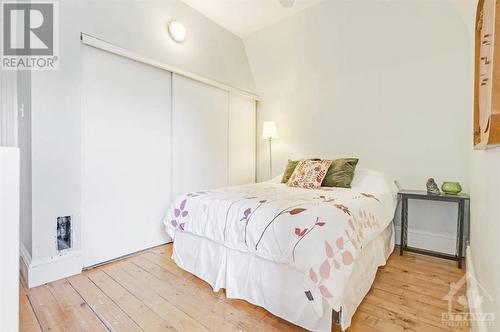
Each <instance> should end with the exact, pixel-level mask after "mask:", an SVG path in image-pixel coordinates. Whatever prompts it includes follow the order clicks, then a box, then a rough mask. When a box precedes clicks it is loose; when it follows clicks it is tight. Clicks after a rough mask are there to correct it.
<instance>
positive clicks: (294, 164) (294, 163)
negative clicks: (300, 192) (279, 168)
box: [281, 158, 321, 183]
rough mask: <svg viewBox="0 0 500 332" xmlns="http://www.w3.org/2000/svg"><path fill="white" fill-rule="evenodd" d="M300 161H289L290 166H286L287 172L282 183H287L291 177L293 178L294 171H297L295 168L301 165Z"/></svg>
mask: <svg viewBox="0 0 500 332" xmlns="http://www.w3.org/2000/svg"><path fill="white" fill-rule="evenodd" d="M307 160H321V159H319V158H309V159H307ZM299 161H300V160H291V159H288V164H286V167H285V172H284V173H283V177H282V178H281V183H287V182H288V180H289V179H290V177H291V176H292V173H293V171H295V167H297V165H298V164H299Z"/></svg>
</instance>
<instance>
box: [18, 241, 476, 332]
mask: <svg viewBox="0 0 500 332" xmlns="http://www.w3.org/2000/svg"><path fill="white" fill-rule="evenodd" d="M171 252H172V246H171V245H166V246H162V247H158V248H154V249H151V250H148V251H146V252H143V253H140V254H137V255H135V256H131V257H128V258H125V259H122V260H119V261H116V262H113V263H110V264H106V265H103V266H100V267H97V268H95V269H92V270H89V271H86V272H84V273H83V274H80V275H77V276H73V277H70V278H66V279H63V280H59V281H56V282H52V283H50V284H46V285H43V286H39V287H36V288H32V289H29V290H27V289H26V287H25V286H24V283H23V282H21V285H22V287H21V290H20V297H21V298H20V306H21V308H20V313H21V318H20V319H21V322H20V324H21V331H71V332H73V331H141V330H144V331H300V330H302V329H301V328H299V327H297V326H295V325H293V324H291V323H288V322H286V321H284V320H282V319H280V318H277V317H276V316H273V315H272V314H270V313H269V312H267V311H266V310H264V309H262V308H260V307H256V306H254V305H251V304H249V303H247V302H245V301H242V300H231V299H227V298H226V297H225V296H224V292H223V291H221V292H218V293H214V292H213V291H212V290H211V288H210V286H209V285H208V284H206V283H205V282H204V281H202V280H200V279H198V278H196V277H194V276H193V275H191V274H189V273H187V272H185V271H183V270H181V269H180V268H178V267H177V265H175V263H174V262H173V261H172V260H171V259H170V256H171ZM463 273H464V271H463V270H459V269H458V268H457V267H456V265H455V263H454V262H451V261H446V260H441V259H438V258H431V257H427V256H422V255H418V254H412V253H405V255H404V256H403V257H400V256H399V255H398V254H397V253H396V251H395V252H394V253H393V254H392V256H391V257H390V259H389V261H388V263H387V265H386V266H385V267H383V268H380V269H379V272H378V274H377V278H376V280H375V282H374V284H373V286H372V289H371V290H370V292H369V293H368V295H367V296H366V298H365V299H364V301H363V303H362V304H361V305H360V307H359V308H358V311H357V313H356V315H355V316H354V318H353V323H352V325H351V327H350V328H349V329H348V331H349V332H360V331H375V332H376V331H381V332H390V331H422V332H428V331H429V332H432V331H465V330H467V328H465V327H462V328H456V327H455V328H452V327H448V326H445V325H443V324H442V323H441V314H442V313H443V312H447V311H448V303H447V301H444V300H443V297H444V296H445V295H446V294H447V293H448V291H449V289H450V288H449V285H450V283H451V282H457V281H458V280H459V279H460V278H461V277H462V276H463ZM464 291H465V290H464V289H461V290H460V293H459V294H458V296H456V297H455V298H458V297H459V296H460V295H464ZM462 300H463V298H462ZM452 307H453V310H454V311H455V312H465V310H466V309H464V307H463V306H462V305H460V304H459V303H458V302H457V301H454V302H453V304H452ZM337 330H338V327H336V328H335V331H337Z"/></svg>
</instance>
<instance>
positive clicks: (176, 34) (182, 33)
mask: <svg viewBox="0 0 500 332" xmlns="http://www.w3.org/2000/svg"><path fill="white" fill-rule="evenodd" d="M168 33H169V34H170V37H172V39H173V40H175V41H176V42H178V43H182V42H183V41H184V40H185V39H186V28H185V27H184V24H182V23H181V22H177V21H171V22H170V23H169V24H168Z"/></svg>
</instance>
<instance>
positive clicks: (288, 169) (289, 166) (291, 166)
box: [281, 159, 300, 183]
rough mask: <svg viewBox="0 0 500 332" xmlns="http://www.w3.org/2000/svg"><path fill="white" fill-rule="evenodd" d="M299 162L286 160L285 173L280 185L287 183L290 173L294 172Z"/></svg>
mask: <svg viewBox="0 0 500 332" xmlns="http://www.w3.org/2000/svg"><path fill="white" fill-rule="evenodd" d="M299 161H300V160H290V159H288V164H286V167H285V173H283V177H282V178H281V183H287V182H288V179H290V176H292V173H293V171H294V170H295V167H297V164H298V163H299Z"/></svg>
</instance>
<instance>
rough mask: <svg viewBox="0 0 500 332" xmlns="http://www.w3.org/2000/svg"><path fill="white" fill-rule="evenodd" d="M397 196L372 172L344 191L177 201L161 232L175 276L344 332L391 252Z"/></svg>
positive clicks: (312, 326) (221, 192) (275, 185)
mask: <svg viewBox="0 0 500 332" xmlns="http://www.w3.org/2000/svg"><path fill="white" fill-rule="evenodd" d="M396 193H397V189H396V187H395V185H394V183H393V181H392V180H391V179H389V178H388V177H387V176H385V175H384V174H381V173H379V172H376V171H373V170H366V169H358V170H356V173H355V176H354V180H353V183H352V187H351V188H349V189H347V188H336V187H335V188H326V187H321V188H319V189H301V188H290V187H288V186H287V185H286V184H283V183H280V177H277V178H275V179H273V180H270V181H267V182H262V183H258V184H250V185H243V186H234V187H225V188H220V189H215V190H209V191H199V192H190V193H186V194H184V195H181V196H180V197H178V198H177V199H176V200H175V201H174V204H173V206H172V208H171V209H170V210H169V212H168V213H167V216H166V217H165V219H164V224H165V227H166V231H167V233H168V234H169V235H170V236H171V237H172V238H173V240H174V245H173V259H174V261H175V262H176V264H177V265H179V267H181V268H182V269H184V270H186V271H188V272H190V273H192V274H194V275H196V276H197V277H199V278H201V279H203V280H205V281H206V282H208V283H209V284H210V285H211V286H212V288H213V289H214V291H218V290H219V289H221V288H224V289H225V290H226V296H227V297H229V298H238V299H244V300H246V301H248V302H250V303H253V304H255V305H258V306H261V307H263V308H265V309H267V310H268V311H269V312H271V313H273V314H274V315H276V316H279V317H281V318H283V319H285V320H287V321H290V322H292V323H294V324H296V325H298V326H301V327H303V328H306V329H308V330H313V331H330V330H331V327H332V312H333V313H335V314H336V316H337V317H338V319H339V323H340V325H341V328H342V329H343V330H345V329H347V328H348V327H349V326H350V324H351V319H352V316H353V314H354V312H355V311H356V308H357V307H358V305H359V304H360V303H361V301H362V300H363V298H364V296H365V295H366V293H367V292H368V291H369V289H370V287H371V285H372V283H373V280H374V278H375V275H376V272H377V268H378V267H379V266H382V265H384V264H385V262H386V260H387V258H388V257H389V255H390V253H391V252H392V251H393V249H394V226H393V223H392V220H393V217H394V212H395V209H396V202H397V200H396Z"/></svg>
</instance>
